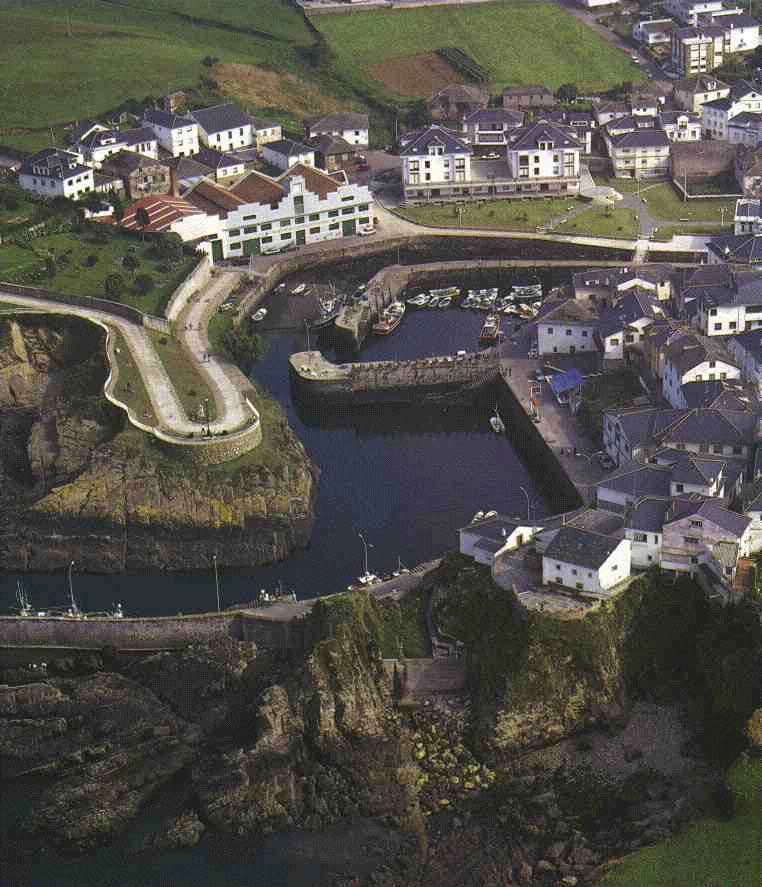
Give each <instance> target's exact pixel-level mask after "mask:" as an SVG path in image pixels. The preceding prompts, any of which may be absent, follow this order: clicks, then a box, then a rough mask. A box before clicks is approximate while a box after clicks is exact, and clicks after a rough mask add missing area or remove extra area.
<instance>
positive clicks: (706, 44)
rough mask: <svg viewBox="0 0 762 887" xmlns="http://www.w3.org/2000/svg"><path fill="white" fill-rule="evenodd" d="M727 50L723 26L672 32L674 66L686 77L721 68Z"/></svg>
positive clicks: (701, 26)
mask: <svg viewBox="0 0 762 887" xmlns="http://www.w3.org/2000/svg"><path fill="white" fill-rule="evenodd" d="M725 49H726V44H725V29H724V28H723V27H722V25H699V26H697V27H693V26H692V27H688V28H678V29H677V30H675V31H673V32H672V54H671V57H672V66H673V67H674V69H675V70H676V71H679V72H680V73H681V74H682V75H683V76H684V77H691V76H695V75H696V74H703V73H706V72H708V71H714V70H715V69H716V68H721V67H722V64H723V61H724V60H725V56H724V52H725Z"/></svg>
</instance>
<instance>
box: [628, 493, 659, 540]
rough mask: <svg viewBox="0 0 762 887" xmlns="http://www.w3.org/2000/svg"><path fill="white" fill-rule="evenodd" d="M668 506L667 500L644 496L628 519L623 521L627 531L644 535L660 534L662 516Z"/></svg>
mask: <svg viewBox="0 0 762 887" xmlns="http://www.w3.org/2000/svg"><path fill="white" fill-rule="evenodd" d="M669 506H670V500H669V499H668V498H657V497H651V496H646V497H645V498H643V499H641V500H640V501H638V502H637V503H636V504H635V505H634V506H633V508H632V511H631V513H630V516H629V518H628V519H627V520H626V521H625V523H626V524H627V529H628V530H640V531H641V532H645V533H661V531H662V527H663V526H664V515H665V514H666V513H667V510H668V508H669Z"/></svg>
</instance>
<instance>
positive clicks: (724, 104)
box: [701, 97, 734, 111]
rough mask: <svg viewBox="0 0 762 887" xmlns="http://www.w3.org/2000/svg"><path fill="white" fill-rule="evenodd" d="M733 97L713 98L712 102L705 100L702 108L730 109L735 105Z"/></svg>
mask: <svg viewBox="0 0 762 887" xmlns="http://www.w3.org/2000/svg"><path fill="white" fill-rule="evenodd" d="M733 104H734V102H733V99H731V98H729V97H728V98H724V99H713V100H712V101H711V102H704V104H703V105H702V106H701V108H702V110H703V109H704V108H713V109H714V110H715V111H729V110H730V109H731V108H732V107H733Z"/></svg>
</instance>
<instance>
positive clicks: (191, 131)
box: [143, 108, 198, 157]
mask: <svg viewBox="0 0 762 887" xmlns="http://www.w3.org/2000/svg"><path fill="white" fill-rule="evenodd" d="M143 126H147V127H149V128H150V129H152V130H153V132H154V134H155V136H156V140H157V141H158V143H159V145H160V147H162V148H163V149H164V150H165V151H167V152H168V153H169V154H170V155H171V156H172V157H192V156H193V155H194V154H196V153H198V124H197V123H196V121H195V120H194V119H193V118H192V117H181V116H180V115H178V114H172V113H170V112H168V111H161V110H159V109H158V108H146V110H145V111H144V112H143Z"/></svg>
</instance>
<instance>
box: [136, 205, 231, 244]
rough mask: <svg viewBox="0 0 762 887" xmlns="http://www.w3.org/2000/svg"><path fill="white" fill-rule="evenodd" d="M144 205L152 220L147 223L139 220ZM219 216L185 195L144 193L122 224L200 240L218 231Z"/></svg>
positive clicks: (151, 231) (138, 229)
mask: <svg viewBox="0 0 762 887" xmlns="http://www.w3.org/2000/svg"><path fill="white" fill-rule="evenodd" d="M141 209H144V210H145V211H146V213H147V214H148V219H149V222H148V224H147V225H146V226H145V227H143V226H142V225H140V223H139V221H138V211H139V210H141ZM218 225H219V219H218V218H216V217H213V216H208V215H206V214H205V213H203V212H201V211H200V210H199V209H198V207H195V206H193V204H191V203H189V202H188V201H187V200H184V199H183V198H182V197H173V196H171V195H166V196H159V195H156V196H153V197H143V198H142V199H141V200H138V201H136V202H135V203H133V204H132V205H131V206H130V207H129V208H128V209H127V211H126V212H125V214H124V218H123V219H122V221H121V226H122V228H125V229H126V230H127V231H133V232H136V233H137V232H141V233H142V232H144V231H145V232H147V233H151V234H166V233H168V232H172V233H174V234H178V235H179V236H180V237H181V238H182V239H183V240H184V241H192V240H199V239H201V238H204V237H207V236H209V235H210V234H214V233H215V232H216V230H217V227H218Z"/></svg>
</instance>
